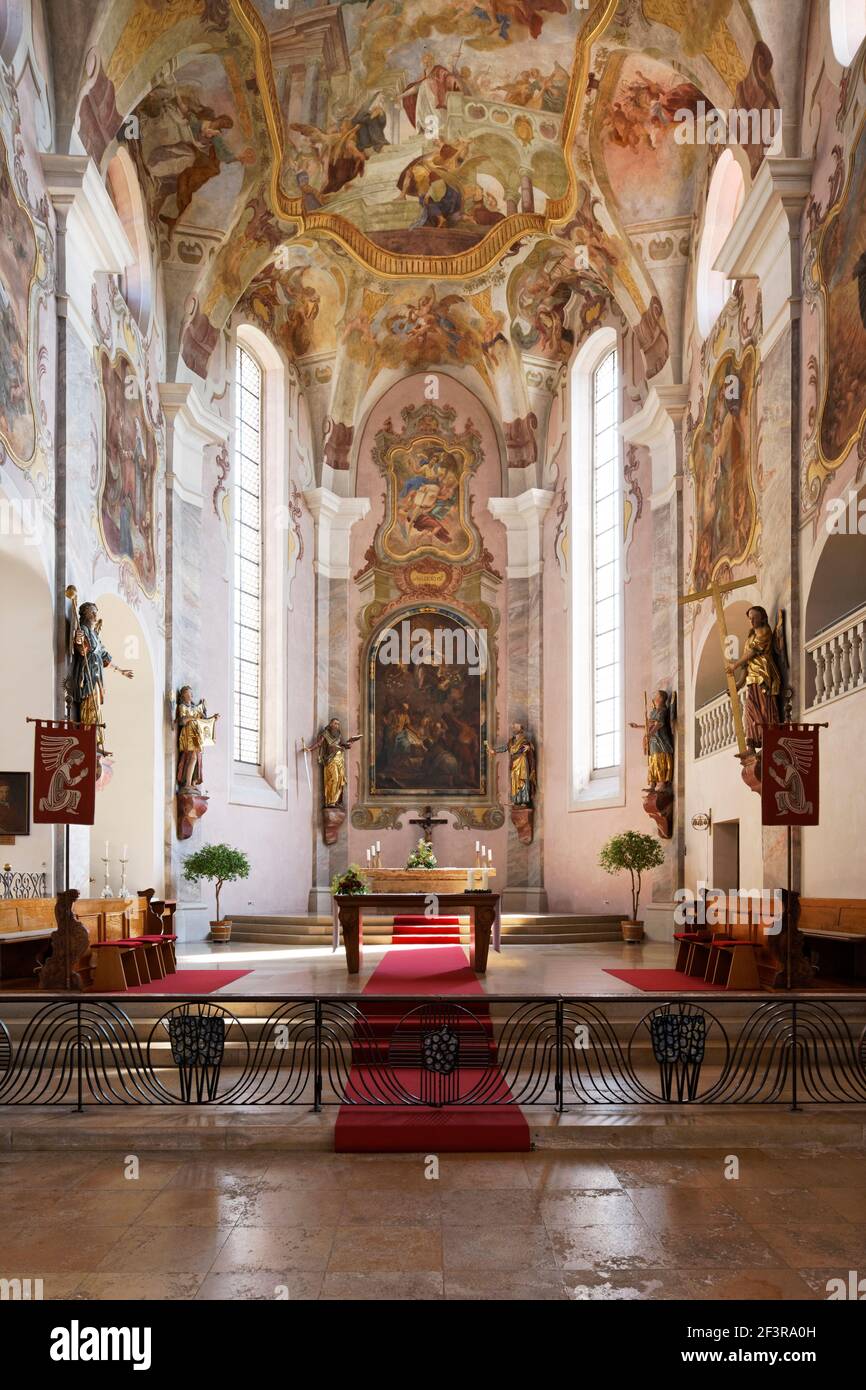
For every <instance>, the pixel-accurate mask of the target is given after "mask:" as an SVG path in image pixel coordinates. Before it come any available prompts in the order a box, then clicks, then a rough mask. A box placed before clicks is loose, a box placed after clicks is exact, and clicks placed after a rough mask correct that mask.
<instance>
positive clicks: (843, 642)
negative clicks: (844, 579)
mask: <svg viewBox="0 0 866 1390" xmlns="http://www.w3.org/2000/svg"><path fill="white" fill-rule="evenodd" d="M864 686H866V608H862V609H860V611H859V612H858V613H854V614H852V615H851V616H850V617H848V618H843V619H842V621H841V622H839V623H837V624H836V625H835V627H831V628H828V629H827V630H826V631H825V632H821V633H819V634H818V636H817V637H813V638H812V640H811V641H810V642H807V643H806V708H807V709H815V708H817V706H818V705H826V704H827V702H828V701H829V700H838V699H839V697H840V696H841V695H848V694H850V693H851V691H853V690H862V689H863V687H864Z"/></svg>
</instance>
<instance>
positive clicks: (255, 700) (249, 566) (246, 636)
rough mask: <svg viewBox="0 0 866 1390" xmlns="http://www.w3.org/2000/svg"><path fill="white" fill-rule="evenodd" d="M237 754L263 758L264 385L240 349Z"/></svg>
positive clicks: (249, 759)
mask: <svg viewBox="0 0 866 1390" xmlns="http://www.w3.org/2000/svg"><path fill="white" fill-rule="evenodd" d="M235 382H236V387H235V432H234V433H235V459H234V477H235V488H234V502H235V505H234V756H235V761H236V762H239V763H250V764H252V765H253V766H255V767H259V766H260V765H261V760H262V733H261V730H262V709H261V704H262V458H263V439H262V434H263V428H262V382H263V374H262V369H261V367H260V365H259V363H258V362H257V361H256V359H255V357H253V356H252V354H251V353H250V352H248V351H247V350H246V348H243V347H241V346H238V349H237V359H236V374H235Z"/></svg>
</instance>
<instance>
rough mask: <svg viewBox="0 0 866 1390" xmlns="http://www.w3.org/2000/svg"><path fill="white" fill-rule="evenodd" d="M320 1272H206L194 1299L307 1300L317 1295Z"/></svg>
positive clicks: (209, 1300)
mask: <svg viewBox="0 0 866 1390" xmlns="http://www.w3.org/2000/svg"><path fill="white" fill-rule="evenodd" d="M322 1278H323V1274H322V1271H321V1270H310V1269H291V1270H286V1271H285V1272H284V1273H281V1274H275V1273H274V1272H273V1271H259V1272H255V1271H253V1272H247V1273H244V1272H241V1271H230V1272H228V1273H223V1274H214V1273H211V1274H208V1275H206V1276H205V1278H204V1279H203V1280H202V1282H201V1284H200V1285H199V1288H198V1291H197V1292H196V1294H195V1299H196V1302H198V1303H203V1302H211V1301H214V1300H219V1301H224V1302H231V1303H238V1302H246V1301H248V1300H249V1301H251V1300H256V1301H258V1302H264V1303H270V1302H281V1301H287V1302H289V1303H295V1302H298V1303H301V1302H309V1301H310V1300H315V1299H317V1298H319V1297H320V1293H321V1288H322Z"/></svg>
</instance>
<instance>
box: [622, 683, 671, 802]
mask: <svg viewBox="0 0 866 1390" xmlns="http://www.w3.org/2000/svg"><path fill="white" fill-rule="evenodd" d="M644 708H645V709H646V695H644ZM644 719H645V722H644V723H643V724H631V726H630V727H631V728H632V729H641V728H642V729H643V731H644V735H643V751H644V754H645V756H646V760H647V781H648V784H649V785H648V790H649V791H655V789H656V787H669V786H670V784H671V782H672V780H673V775H674V736H673V732H672V730H671V705H670V698H669V696H668V692H667V691H666V690H657V691H656V693H655V695H653V699H652V704H651V705H650V707H649V709H648V710H646V714H645V717H644Z"/></svg>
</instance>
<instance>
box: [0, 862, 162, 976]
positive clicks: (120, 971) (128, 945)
mask: <svg viewBox="0 0 866 1390" xmlns="http://www.w3.org/2000/svg"><path fill="white" fill-rule="evenodd" d="M153 894H154V890H153V889H152V888H151V889H148V890H147V891H146V892H145V893H143V894H140V895H139V896H138V898H137V899H135V900H134V899H131V898H78V899H77V901H76V903H75V913H76V916H77V917H78V918H79V920H80V921H81V923H82V925H83V926H84V927H85V928H86V930H87V934H88V936H89V938H90V943H91V944H90V950H89V951H88V953H87V955H86V956H85V957H82V959H81V960H80V961H79V962H78V963H77V965H76V970H77V972H78V973H79V974H80V975H81V976H82V979H83V981H84V984H85V988H87V989H92V990H94V991H95V992H97V993H106V994H111V993H115V992H121V993H123V992H125V991H126V990H128V989H129V988H130V987H131V986H132V985H138V984H146V983H148V982H149V981H151V980H161V979H164V977H165V976H166V975H168V974H171V973H173V972H174V970H175V968H176V966H175V954H174V941H175V936H174V932H173V916H174V904H173V903H172V904H171V910H170V911H169V910H168V909H167V905H165V904H163V903H162V902H161V901H160V902H157V903H153V902H152V900H153ZM157 908H159V911H157ZM55 925H56V924H55V919H54V898H15V899H9V900H4V901H0V985H2V986H4V987H6V988H15V989H34V988H35V987H36V976H37V973H38V971H39V968H40V966H41V963H42V960H43V959H44V957H45V955H46V952H47V950H48V942H49V939H50V937H51V934H52V932H53V931H54V928H55Z"/></svg>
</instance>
